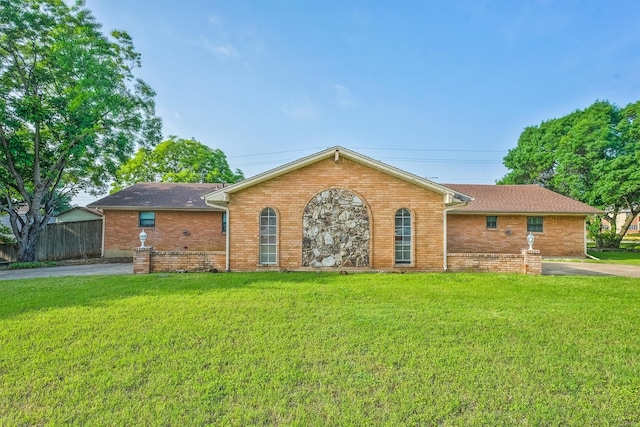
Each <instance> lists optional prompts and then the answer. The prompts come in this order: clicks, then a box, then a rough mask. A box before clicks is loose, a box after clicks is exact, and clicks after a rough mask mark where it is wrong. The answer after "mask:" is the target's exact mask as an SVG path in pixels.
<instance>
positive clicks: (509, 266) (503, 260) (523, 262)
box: [447, 249, 542, 275]
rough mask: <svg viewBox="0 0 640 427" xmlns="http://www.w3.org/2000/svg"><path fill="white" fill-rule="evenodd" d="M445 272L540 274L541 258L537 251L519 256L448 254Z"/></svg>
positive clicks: (523, 251)
mask: <svg viewBox="0 0 640 427" xmlns="http://www.w3.org/2000/svg"><path fill="white" fill-rule="evenodd" d="M447 270H448V271H451V272H468V273H518V274H530V275H540V274H542V257H541V256H540V251H538V250H531V251H529V250H526V249H525V250H522V251H521V253H519V254H496V253H482V254H481V253H477V254H474V253H448V254H447Z"/></svg>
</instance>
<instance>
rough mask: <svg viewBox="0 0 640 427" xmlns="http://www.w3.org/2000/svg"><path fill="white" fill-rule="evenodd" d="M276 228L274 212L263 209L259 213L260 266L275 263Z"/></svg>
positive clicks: (276, 220)
mask: <svg viewBox="0 0 640 427" xmlns="http://www.w3.org/2000/svg"><path fill="white" fill-rule="evenodd" d="M277 228H278V219H277V217H276V212H275V211H274V210H273V209H271V208H266V209H263V210H262V212H261V213H260V264H275V263H276V259H277V253H276V248H277V231H278V230H277Z"/></svg>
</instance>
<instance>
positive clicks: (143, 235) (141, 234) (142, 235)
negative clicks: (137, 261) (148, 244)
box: [139, 228, 147, 248]
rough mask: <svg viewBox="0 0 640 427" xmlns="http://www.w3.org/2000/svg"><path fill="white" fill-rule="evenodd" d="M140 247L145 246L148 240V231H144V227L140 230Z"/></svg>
mask: <svg viewBox="0 0 640 427" xmlns="http://www.w3.org/2000/svg"><path fill="white" fill-rule="evenodd" d="M139 237H140V247H141V248H144V247H145V245H144V242H145V241H146V240H147V233H145V232H144V228H143V229H142V231H141V232H140V236H139Z"/></svg>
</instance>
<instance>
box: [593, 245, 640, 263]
mask: <svg viewBox="0 0 640 427" xmlns="http://www.w3.org/2000/svg"><path fill="white" fill-rule="evenodd" d="M588 253H589V254H590V255H592V256H594V257H596V258H598V260H587V261H588V262H595V263H606V264H626V265H640V252H624V251H620V252H613V251H602V252H601V251H596V250H595V249H593V250H592V249H589V251H588Z"/></svg>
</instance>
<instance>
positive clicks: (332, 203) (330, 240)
mask: <svg viewBox="0 0 640 427" xmlns="http://www.w3.org/2000/svg"><path fill="white" fill-rule="evenodd" d="M369 236H370V234H369V212H368V210H367V206H366V205H365V203H364V202H363V201H362V199H360V197H358V196H357V195H356V194H354V193H352V192H351V191H349V190H345V189H341V188H331V189H328V190H324V191H322V192H320V193H318V194H316V195H315V196H314V197H313V198H312V199H311V200H310V201H309V203H308V204H307V206H306V207H305V209H304V213H303V218H302V265H303V266H304V267H314V268H320V267H329V268H330V267H334V268H340V267H368V266H369V247H370V242H369V240H370V237H369Z"/></svg>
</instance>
